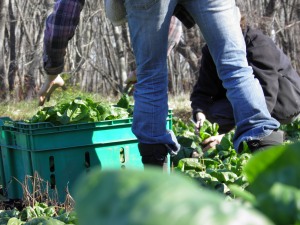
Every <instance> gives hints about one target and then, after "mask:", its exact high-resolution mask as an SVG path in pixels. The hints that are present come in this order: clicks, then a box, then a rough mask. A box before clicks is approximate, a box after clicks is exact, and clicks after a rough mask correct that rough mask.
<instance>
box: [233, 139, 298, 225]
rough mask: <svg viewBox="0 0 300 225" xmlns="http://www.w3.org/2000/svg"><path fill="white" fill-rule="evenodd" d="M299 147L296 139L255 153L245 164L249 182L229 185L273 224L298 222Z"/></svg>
mask: <svg viewBox="0 0 300 225" xmlns="http://www.w3.org/2000/svg"><path fill="white" fill-rule="evenodd" d="M299 149H300V143H295V144H287V145H283V146H276V147H273V148H270V149H268V150H265V151H262V152H258V153H256V154H254V155H253V157H251V159H250V160H249V161H248V163H247V164H246V165H245V167H244V173H245V176H246V179H247V180H248V182H249V186H248V187H247V188H246V190H244V191H243V192H242V191H239V188H238V187H236V186H233V188H232V187H231V189H232V190H233V192H234V193H235V194H236V195H237V196H239V197H241V198H243V199H245V200H246V201H250V202H251V203H252V204H253V205H254V207H256V208H257V209H258V210H260V211H261V212H263V213H264V214H265V215H267V216H268V217H269V218H270V219H271V220H273V221H274V222H275V223H276V224H300V182H299V177H300V164H299V158H300V151H299ZM245 192H246V194H244V193H245ZM247 196H252V197H251V198H247Z"/></svg>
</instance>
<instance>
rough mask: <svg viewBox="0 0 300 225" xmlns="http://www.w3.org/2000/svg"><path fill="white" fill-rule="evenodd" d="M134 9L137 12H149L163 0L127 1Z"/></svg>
mask: <svg viewBox="0 0 300 225" xmlns="http://www.w3.org/2000/svg"><path fill="white" fill-rule="evenodd" d="M126 1H127V3H129V5H131V7H132V8H134V9H137V10H148V9H150V8H151V7H152V6H153V5H155V4H156V3H158V2H159V1H163V0H126Z"/></svg>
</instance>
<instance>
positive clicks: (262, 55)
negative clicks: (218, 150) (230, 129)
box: [190, 27, 300, 120]
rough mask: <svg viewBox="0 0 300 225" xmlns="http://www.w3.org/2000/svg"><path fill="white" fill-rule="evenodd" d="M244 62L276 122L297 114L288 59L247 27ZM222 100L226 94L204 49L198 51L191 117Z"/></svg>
mask: <svg viewBox="0 0 300 225" xmlns="http://www.w3.org/2000/svg"><path fill="white" fill-rule="evenodd" d="M244 37H245V42H246V49H247V60H248V63H249V65H250V66H251V67H252V68H253V73H254V76H255V77H256V78H257V79H258V80H259V82H260V84H261V86H262V89H263V91H264V95H265V98H266V103H267V106H268V110H269V112H270V113H271V115H272V116H273V117H274V118H276V119H278V120H285V119H287V118H289V117H293V116H295V115H296V114H298V113H299V112H300V77H299V75H298V74H297V72H296V71H295V70H294V69H293V68H292V65H291V62H290V60H289V58H288V57H287V56H286V55H285V54H284V53H283V52H282V50H281V49H279V48H278V47H277V46H276V45H275V43H274V42H273V41H272V39H270V38H269V37H268V36H266V35H264V34H263V33H262V32H261V31H259V30H256V29H252V28H250V27H247V28H246V29H245V31H244ZM222 98H226V90H225V89H224V87H223V86H222V82H221V80H220V79H219V77H218V74H217V71H216V67H215V64H214V62H213V59H212V57H211V55H210V53H209V50H208V47H207V45H205V46H204V47H203V49H202V59H201V67H200V71H199V78H198V81H197V83H196V85H195V86H194V88H193V91H192V94H191V98H190V100H191V102H192V103H191V106H192V109H193V115H194V116H195V114H196V113H197V112H205V111H206V109H207V107H209V105H210V104H211V103H212V102H213V101H215V100H218V99H222Z"/></svg>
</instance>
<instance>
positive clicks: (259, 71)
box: [246, 28, 281, 112]
mask: <svg viewBox="0 0 300 225" xmlns="http://www.w3.org/2000/svg"><path fill="white" fill-rule="evenodd" d="M246 48H247V60H248V63H249V65H250V66H251V67H252V69H253V74H254V75H255V77H256V78H257V79H258V80H259V83H260V85H261V86H262V89H263V92H264V95H265V99H266V103H267V107H268V110H269V112H272V111H273V109H274V106H275V104H276V101H277V96H278V91H279V82H278V79H279V77H280V76H281V74H280V71H279V69H278V66H280V51H279V50H278V48H277V47H276V45H275V43H274V42H273V41H272V39H271V38H269V37H268V36H266V35H264V34H262V33H261V32H260V31H259V30H254V29H251V28H249V30H248V32H247V36H246Z"/></svg>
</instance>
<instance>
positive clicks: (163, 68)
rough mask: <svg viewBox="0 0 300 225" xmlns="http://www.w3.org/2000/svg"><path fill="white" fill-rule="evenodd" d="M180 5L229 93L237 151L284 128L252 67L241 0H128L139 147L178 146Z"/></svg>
mask: <svg viewBox="0 0 300 225" xmlns="http://www.w3.org/2000/svg"><path fill="white" fill-rule="evenodd" d="M177 3H180V4H182V5H183V6H184V7H185V8H186V10H187V11H188V12H189V13H190V14H191V15H192V16H193V18H194V19H195V21H196V23H197V24H198V26H199V27H200V30H201V33H202V34H203V37H204V39H205V40H206V43H207V45H208V47H209V50H210V53H211V55H212V57H213V59H214V61H215V64H216V66H217V70H218V74H219V77H220V79H221V80H222V81H223V85H224V87H225V88H226V89H227V97H228V99H229V101H230V103H231V105H232V108H233V112H234V118H235V121H236V126H237V129H236V133H235V138H234V146H235V149H238V146H239V145H240V143H241V142H242V141H248V140H253V139H260V138H262V137H264V136H267V135H269V134H270V133H271V132H272V131H273V130H274V129H277V128H278V127H279V123H278V121H276V120H275V119H273V118H272V117H271V115H270V113H269V112H268V109H267V106H266V102H265V99H264V95H263V91H262V88H261V86H260V84H259V82H258V80H257V79H255V78H254V76H253V75H252V68H251V67H249V66H248V63H247V59H246V48H245V42H244V39H243V36H242V32H241V29H240V26H239V20H238V19H237V17H236V6H235V0H125V6H126V11H127V18H128V25H129V30H130V35H131V42H132V46H133V50H134V54H135V58H136V64H137V84H136V86H135V93H134V98H135V107H134V115H133V126H132V131H133V133H134V134H135V135H136V136H137V138H138V140H139V142H141V143H145V144H158V143H162V144H168V145H169V146H175V144H176V140H174V137H173V138H172V135H171V134H170V132H168V131H167V130H166V118H167V113H168V95H167V93H168V89H167V87H168V71H167V46H168V43H167V42H168V29H169V24H170V20H171V16H172V14H173V11H174V8H175V6H176V4H177ZM175 148H176V147H175Z"/></svg>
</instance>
